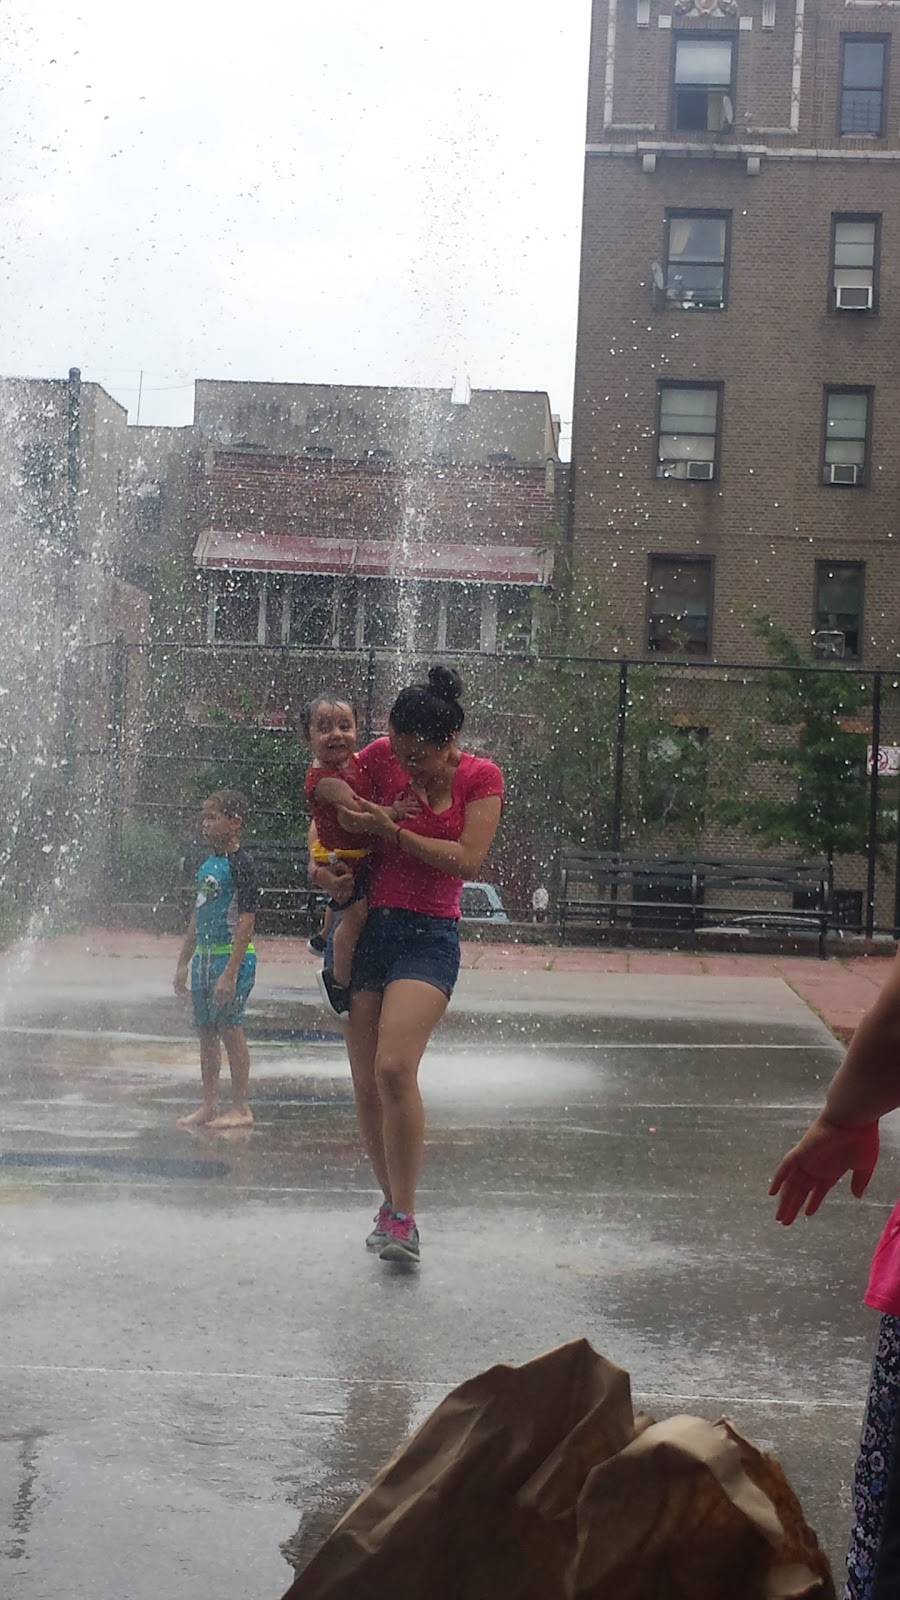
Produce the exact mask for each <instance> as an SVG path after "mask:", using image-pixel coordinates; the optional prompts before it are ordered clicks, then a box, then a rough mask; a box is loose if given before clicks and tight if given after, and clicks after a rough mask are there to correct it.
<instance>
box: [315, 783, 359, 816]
mask: <svg viewBox="0 0 900 1600" xmlns="http://www.w3.org/2000/svg"><path fill="white" fill-rule="evenodd" d="M313 793H314V795H315V798H316V800H317V802H318V804H319V805H324V806H349V807H350V809H351V811H355V810H357V809H358V806H359V798H358V796H357V794H356V792H355V791H354V790H353V789H351V787H350V785H349V783H348V782H347V780H346V778H336V777H334V776H332V775H326V776H325V777H324V778H320V779H319V781H318V783H317V784H316V787H315V789H314V791H313Z"/></svg>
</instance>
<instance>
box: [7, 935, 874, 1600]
mask: <svg viewBox="0 0 900 1600" xmlns="http://www.w3.org/2000/svg"><path fill="white" fill-rule="evenodd" d="M88 948H90V947H89V946H88V945H85V944H84V943H81V944H79V942H78V941H77V940H70V941H62V942H60V943H58V944H57V945H55V946H54V947H52V948H48V947H46V946H45V947H42V948H40V949H39V950H37V951H31V952H24V953H23V954H22V955H21V956H20V957H15V956H13V957H11V958H10V960H9V962H8V964H7V982H6V986H5V993H4V995H3V1004H2V1008H0V1127H2V1141H0V1203H2V1210H0V1224H2V1231H0V1265H2V1272H3V1285H4V1293H3V1296H2V1301H0V1372H2V1377H3V1382H2V1385H0V1592H2V1593H3V1594H4V1596H6V1595H8V1596H9V1597H10V1600H50V1597H51V1596H52V1597H53V1600H57V1597H58V1596H59V1595H60V1594H65V1595H66V1596H67V1600H123V1597H126V1596H127V1600H151V1597H153V1600H157V1597H158V1596H159V1595H160V1594H164V1595H165V1596H166V1600H187V1597H188V1596H190V1597H192V1600H196V1597H201V1596H202V1597H204V1600H205V1597H206V1596H208V1595H209V1596H211V1595H215V1596H217V1600H247V1597H249V1596H251V1595H252V1596H254V1597H258V1600H269V1597H271V1600H276V1597H278V1596H279V1595H281V1594H282V1592H283V1591H284V1589H286V1588H287V1586H288V1584H289V1583H290V1581H291V1578H292V1575H293V1568H292V1563H296V1564H302V1561H303V1560H304V1558H305V1557H307V1556H308V1555H309V1554H310V1553H311V1552H312V1550H313V1549H314V1548H315V1546H316V1544H317V1542H318V1541H319V1539H320V1538H321V1537H322V1536H323V1534H324V1533H325V1532H327V1530H328V1529H329V1528H330V1526H331V1525H332V1524H333V1522H334V1520H335V1519H336V1517H337V1515H338V1514H339V1513H340V1511H341V1510H342V1509H343V1508H344V1507H345V1505H346V1504H347V1503H348V1501H349V1500H350V1499H351V1498H352V1497H353V1496H354V1495H355V1493H356V1492H357V1491H358V1489H359V1488H360V1487H361V1486H362V1485H363V1484H364V1483H365V1482H366V1481H367V1479H368V1478H369V1477H370V1476H371V1475H372V1473H373V1472H374V1471H375V1470H377V1468H378V1467H379V1466H380V1465H381V1464H382V1463H383V1461H384V1460H385V1459H386V1458H387V1456H388V1455H389V1454H390V1452H391V1451H392V1450H393V1449H394V1448H395V1447H396V1446H397V1445H398V1444H399V1443H400V1442H401V1441H402V1440H403V1438H404V1437H405V1436H406V1434H407V1433H408V1432H409V1430H410V1429H411V1428H412V1427H414V1426H415V1425H416V1424H417V1422H418V1421H420V1420H421V1418H422V1417H423V1416H424V1415H425V1414H427V1412H428V1411H429V1410H430V1409H431V1408H432V1407H433V1406H434V1405H435V1404H436V1403H437V1401H438V1400H439V1399H440V1398H441V1396H442V1395H443V1394H445V1393H446V1391H447V1389H448V1388H450V1387H451V1386H452V1385H453V1384H455V1383H457V1382H458V1381H460V1380H462V1379H463V1378H465V1377H468V1376H470V1375H471V1374H472V1373H474V1372H476V1371H478V1370H480V1369H481V1368H483V1367H485V1366H487V1365H489V1364H490V1363H491V1362H493V1361H498V1360H508V1361H521V1360H526V1359H528V1358H529V1357H531V1356H534V1355H536V1354H537V1353H539V1352H540V1351H542V1350H545V1349H547V1348H549V1347H551V1346H553V1345H555V1344H557V1343H560V1342H562V1341H564V1340H568V1339H572V1338H575V1337H579V1336H582V1335H584V1336H586V1337H587V1338H589V1339H590V1340H591V1342H592V1343H593V1344H594V1346H595V1347H596V1348H597V1349H598V1350H600V1351H602V1352H603V1353H604V1354H605V1355H607V1356H609V1357H611V1358H612V1359H613V1360H614V1361H616V1362H618V1363H619V1364H621V1365H622V1366H624V1367H626V1368H628V1370H629V1371H630V1373H631V1375H632V1385H633V1389H634V1392H635V1398H636V1401H637V1402H638V1403H639V1404H641V1405H643V1406H645V1407H646V1408H647V1409H649V1410H651V1411H653V1412H654V1413H655V1414H656V1415H657V1416H664V1415H668V1414H671V1413H672V1412H675V1411H680V1410H689V1411H693V1412H697V1413H700V1414H702V1415H705V1416H709V1417H713V1418H715V1417H718V1416H719V1415H721V1414H723V1413H724V1414H727V1415H729V1416H731V1417H733V1418H734V1420H735V1422H736V1424H737V1426H738V1427H739V1428H741V1429H743V1430H744V1431H745V1432H746V1433H747V1434H748V1435H749V1436H750V1437H751V1438H753V1439H754V1440H755V1441H756V1442H757V1443H759V1444H762V1445H763V1446H765V1447H768V1448H772V1449H773V1450H774V1451H775V1452H776V1454H777V1455H778V1456H779V1457H780V1459H781V1460H782V1462H783V1464H784V1465H785V1467H786V1469H787V1471H788V1473H789V1475H790V1477H791V1479H792V1481H793V1483H794V1486H795V1487H796V1489H797V1491H798V1493H799V1494H800V1496H801V1499H802V1501H803V1503H804V1507H805V1509H806V1511H807V1515H808V1517H809V1519H810V1520H811V1522H812V1523H813V1525H814V1526H815V1527H816V1528H817V1529H818V1531H819V1533H820V1536H821V1538H822V1540H823V1542H824V1543H825V1545H826V1548H827V1549H828V1551H829V1554H830V1555H831V1557H832V1560H833V1561H834V1563H835V1565H836V1566H837V1567H838V1568H839V1567H840V1562H841V1558H842V1553H843V1545H844V1540H845V1537H846V1528H847V1522H848V1516H849V1477H850V1472H851V1470H852V1462H853V1455H854V1451H855V1445H856V1438H857V1435H858V1429H859V1419H860V1412H861V1406H862V1401H863V1397H864V1393H865V1387H866V1382H867V1376H868V1365H869V1359H870V1353H871V1341H872V1336H873V1331H874V1324H875V1319H874V1317H873V1315H872V1313H869V1312H867V1311H865V1310H864V1309H862V1308H861V1307H860V1304H859V1300H860V1294H861V1291H862V1287H863V1284H864V1280H865V1275H866V1267H867V1262H868V1256H869V1254H870V1252H871V1247H872V1244H873V1242H874V1240H875V1238H876V1237H877V1234H878V1232H879V1229H880V1226H881V1222H882V1219H883V1215H884V1212H885V1209H886V1207H887V1206H888V1205H889V1204H891V1203H892V1202H893V1200H894V1198H895V1195H894V1192H893V1183H894V1181H895V1180H894V1179H892V1170H891V1169H892V1167H893V1169H894V1171H896V1169H897V1165H898V1162H897V1155H898V1153H900V1135H898V1132H897V1130H895V1129H894V1128H893V1127H888V1129H887V1131H886V1137H885V1157H884V1159H883V1162H882V1167H881V1171H880V1172H879V1173H878V1174H877V1175H876V1179H875V1181H874V1183H873V1186H872V1190H871V1191H870V1195H869V1197H867V1199H866V1201H865V1202H864V1203H863V1204H862V1205H855V1204H852V1203H851V1202H850V1201H849V1200H847V1199H843V1200H842V1201H840V1202H838V1203H834V1202H832V1203H831V1204H830V1205H829V1206H828V1207H826V1209H825V1211H824V1212H823V1214H822V1215H821V1216H820V1217H819V1218H817V1219H816V1221H815V1222H813V1223H808V1224H803V1225H799V1224H798V1225H796V1226H795V1227H794V1228H793V1229H792V1230H790V1231H786V1230H782V1229H779V1228H777V1227H776V1226H775V1224H774V1223H773V1221H772V1208H771V1203H770V1202H768V1201H767V1200H766V1197H765V1190H766V1184H767V1179H768V1175H769V1173H770V1172H771V1170H772V1168H773V1166H774V1165H775V1163H776V1161H777V1158H778V1156H779V1154H780V1153H781V1151H782V1150H783V1149H784V1148H785V1146H786V1145H787V1143H788V1142H789V1141H790V1140H791V1139H792V1138H793V1137H794V1136H795V1135H796V1134H797V1133H798V1132H799V1131H800V1129H801V1128H802V1127H803V1126H804V1125H805V1123H806V1121H807V1120H808V1117H809V1115H810V1113H811V1111H812V1109H813V1108H814V1107H815V1106H816V1105H817V1104H818V1102H819V1099H820V1097H821V1093H822V1088H823V1085H824V1083H825V1082H826V1081H827V1079H828V1077H829V1076H830V1074H831V1072H832V1071H833V1070H834V1067H835V1065H836V1063H837V1061H838V1060H839V1059H840V1049H839V1047H838V1045H837V1044H836V1043H835V1041H834V1039H833V1037H832V1036H831V1035H830V1033H829V1032H828V1030H827V1029H826V1028H825V1026H824V1025H823V1023H822V1022H821V1021H820V1020H819V1018H818V1017H817V1016H816V1015H815V1014H814V1012H813V1011H812V1010H811V1009H810V1008H809V1007H808V1006H807V1005H806V1004H804V1003H803V1001H802V1000H801V999H800V998H799V997H798V995H797V994H796V993H795V992H794V990H793V989H792V988H791V987H789V985H788V983H787V982H786V981H785V979H784V978H783V977H780V976H773V975H767V976H766V975H757V974H756V973H755V972H754V974H753V975H750V976H740V975H738V974H736V973H735V972H734V971H733V970H732V971H731V973H730V974H729V973H728V972H726V973H723V974H721V975H718V976H716V975H710V974H709V973H708V972H706V973H704V972H702V971H700V972H698V971H696V970H694V969H692V968H687V969H684V968H683V969H680V970H679V969H675V970H674V971H673V970H670V968H669V967H667V964H666V962H662V963H660V968H661V970H658V971H655V972H654V971H644V972H640V971H637V970H632V971H630V972H629V971H618V972H617V971H614V970H612V971H610V970H606V971H604V970H602V968H598V967H597V966H596V965H595V966H594V967H592V968H591V967H589V966H587V965H585V966H584V968H583V969H582V970H578V969H577V964H576V965H573V966H572V967H571V968H570V969H569V970H562V969H560V970H558V971H554V970H553V969H552V967H551V966H548V965H546V964H545V965H544V967H542V968H539V969H538V970H535V969H534V968H533V966H530V965H529V960H528V957H527V956H526V955H525V954H524V953H523V954H522V956H521V959H520V960H519V961H518V964H517V962H516V959H515V952H511V953H510V958H509V960H508V961H505V962H504V961H503V960H498V961H497V963H496V964H495V965H494V966H493V967H483V968H481V967H479V966H478V965H477V964H475V963H474V962H471V961H470V962H469V964H468V970H467V971H466V972H465V973H464V975H463V979H462V981H461V984H460V989H459V991H458V998H457V1000H456V1002H455V1004H454V1008H453V1010H452V1012H451V1013H450V1014H449V1016H448V1021H447V1023H446V1025H445V1026H444V1027H443V1028H442V1029H441V1030H440V1032H439V1034H438V1035H437V1036H436V1038H435V1041H434V1043H433V1045H432V1048H431V1050H430V1052H429V1054H428V1056H427V1057H426V1062H425V1064H424V1067H423V1075H422V1083H423V1091H424V1095H425V1099H426V1106H427V1111H428V1118H429V1124H428V1137H429V1144H428V1152H427V1161H426V1170H425V1178H424V1184H423V1188H422V1191H421V1196H420V1206H419V1211H420V1224H421V1229H422V1251H423V1259H422V1265H421V1268H420V1270H419V1271H418V1272H415V1273H412V1274H411V1273H409V1272H406V1271H404V1270H402V1269H397V1268H391V1267H387V1266H386V1265H385V1264H383V1263H381V1262H379V1261H378V1260H377V1258H375V1259H373V1258H372V1257H370V1256H369V1255H367V1253H366V1251H365V1249H364V1246H363V1240H364V1237H365V1234H366V1231H367V1229H368V1227H369V1226H370V1221H369V1219H370V1216H371V1214H372V1211H373V1210H374V1206H375V1201H376V1196H375V1194H374V1192H373V1190H372V1187H371V1184H370V1181H369V1177H368V1173H367V1170H366V1167H365V1164H364V1163H363V1162H362V1161H361V1159H360V1157H359V1154H358V1148H357V1141H356V1133H355V1125H354V1118H353V1106H352V1096H351V1092H350V1082H349V1073H348V1069H347V1065H346V1060H345V1057H344V1052H343V1047H342V1042H341V1039H340V1035H339V1033H338V1032H337V1030H336V1029H335V1027H334V1025H333V1023H332V1022H331V1021H330V1020H329V1018H328V1016H327V1015H326V1014H324V1013H323V1012H322V1011H321V1009H320V1008H319V1006H318V1004H317V1002H316V998H315V992H314V989H313V984H312V966H311V964H310V963H309V962H307V961H303V962H301V959H300V958H299V957H298V958H296V959H294V960H290V961H289V960H286V959H279V958H278V957H279V952H277V951H276V950H275V949H274V948H273V949H272V950H271V951H270V952H269V955H270V959H269V960H266V959H265V958H264V959H263V960H262V961H261V972H262V981H261V983H260V986H259V988H258V990H257V992H256V994H255V996H254V1000H253V1004H252V1012H251V1014H250V1018H249V1032H250V1034H251V1038H252V1040H253V1046H252V1056H253V1070H254V1098H253V1103H254V1111H255V1116H256V1125H255V1127H254V1129H253V1130H252V1131H249V1132H246V1133H245V1132H243V1131H241V1132H236V1133H231V1134H220V1135H211V1134H208V1133H207V1134H199V1135H189V1134H185V1133H182V1132H179V1131H178V1130H177V1129H176V1128H175V1126H174V1124H175V1119H176V1117H177V1116H178V1115H180V1114H181V1113H182V1112H183V1111H184V1110H186V1109H188V1108H189V1107H191V1106H193V1105H194V1104H195V1103H196V1100H197V1082H198V1067H197V1058H196V1045H195V1042H194V1040H193V1039H192V1038H191V1037H190V1035H189V1032H188V1027H187V1017H186V1012H185V1007H184V1005H183V1004H182V1003H180V1002H178V1001H176V1000H175V998H174V996H172V995H171V993H170V989H169V984H170V979H171V969H172V965H173V961H172V953H171V949H170V948H169V943H167V942H166V941H158V942H157V943H156V944H155V945H154V946H153V947H152V948H150V949H148V950H145V953H144V954H143V955H140V956H139V955H137V954H135V951H134V948H129V946H128V944H127V941H123V942H122V943H121V944H117V942H116V941H115V940H108V942H107V943H105V944H103V943H102V941H101V946H100V948H98V949H96V952H95V953H94V954H88V953H87V950H88ZM116 950H118V952H119V953H118V954H115V953H113V952H115V951H116ZM280 954H281V955H282V956H283V951H282V952H280ZM573 954H577V952H573ZM810 966H811V967H812V968H813V969H815V968H817V967H818V964H817V963H810ZM829 966H830V964H829ZM892 1157H893V1160H892Z"/></svg>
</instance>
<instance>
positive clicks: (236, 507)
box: [193, 382, 560, 655]
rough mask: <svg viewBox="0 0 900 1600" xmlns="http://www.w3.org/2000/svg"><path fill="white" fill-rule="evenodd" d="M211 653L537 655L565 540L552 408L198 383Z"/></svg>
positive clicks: (481, 395)
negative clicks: (540, 607)
mask: <svg viewBox="0 0 900 1600" xmlns="http://www.w3.org/2000/svg"><path fill="white" fill-rule="evenodd" d="M195 426H196V428H197V430H198V431H199V432H200V433H201V435H202V436H203V437H204V439H206V440H209V441H210V447H209V449H208V452H207V465H206V476H205V485H204V487H205V501H204V509H203V518H202V526H201V527H199V529H198V533H199V537H198V539H197V543H196V546H195V549H194V552H193V555H194V561H195V563H196V565H197V567H198V569H199V570H200V572H201V573H203V574H204V575H205V576H206V579H207V585H206V599H207V604H206V616H205V624H204V633H205V637H206V640H207V642H208V643H210V644H213V643H237V644H251V643H252V644H258V645H260V646H266V645H276V646H279V647H281V646H289V645H292V646H295V647H298V648H301V649H313V650H323V649H325V650H339V651H348V652H354V651H361V650H368V649H370V648H374V649H375V650H378V651H382V650H384V651H390V652H394V653H397V652H398V651H416V652H420V653H425V654H427V653H429V652H430V653H432V654H435V653H439V654H441V655H447V654H449V655H453V654H459V653H467V652H472V651H484V652H487V653H495V652H499V653H503V652H504V651H510V650H521V649H522V648H523V646H527V644H528V642H529V640H530V633H531V626H532V623H531V615H530V599H531V592H532V589H533V588H534V587H536V586H544V585H546V584H548V583H549V582H550V579H551V577H552V571H553V545H554V543H555V540H556V536H557V534H556V530H557V529H558V526H559V521H560V515H559V510H558V504H559V492H558V488H557V481H556V479H557V472H558V465H559V458H558V453H557V444H558V424H557V422H556V420H555V419H554V418H553V417H552V416H551V413H550V407H549V402H548V400H547V397H546V395H542V394H510V393H504V392H497V391H478V390H476V391H475V392H474V393H471V394H469V395H467V396H466V397H465V399H464V400H462V401H460V402H454V401H453V399H452V397H451V395H450V393H449V392H441V391H434V390H412V389H378V388H368V389H360V388H349V387H337V386H327V387H316V386H312V385H304V384H252V385H251V384H242V383H210V382H198V384H197V386H196V411H195Z"/></svg>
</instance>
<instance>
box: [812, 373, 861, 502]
mask: <svg viewBox="0 0 900 1600" xmlns="http://www.w3.org/2000/svg"><path fill="white" fill-rule="evenodd" d="M869 410H870V407H869V391H868V390H867V389H828V390H826V393H825V463H824V474H823V476H824V479H825V482H826V483H828V484H833V485H835V486H841V487H843V488H851V489H852V488H859V487H860V486H861V485H862V484H863V483H865V477H866V456H867V453H868V438H869Z"/></svg>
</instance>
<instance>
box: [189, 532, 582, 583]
mask: <svg viewBox="0 0 900 1600" xmlns="http://www.w3.org/2000/svg"><path fill="white" fill-rule="evenodd" d="M194 561H195V562H196V564H197V566H198V567H205V568H212V569H217V570H218V569H221V568H225V569H227V570H229V571H240V572H308V573H324V574H327V575H331V576H334V577H341V576H343V575H344V574H347V575H351V574H355V575H356V576H358V577H361V578H430V579H432V580H438V581H441V580H443V581H444V582H449V581H456V582H458V583H460V582H461V583H522V584H532V585H535V584H540V585H543V584H547V583H549V582H550V580H551V578H552V576H553V552H552V550H538V549H535V548H533V547H531V546H528V545H506V544H441V545H429V544H420V543H414V544H412V543H411V544H409V545H403V544H400V543H399V542H398V543H397V544H392V543H391V542H390V541H389V540H387V539H304V538H300V537H299V536H293V535H291V534H285V533H274V534H273V533H216V532H215V531H214V530H210V531H209V532H207V533H201V535H200V537H199V539H198V540H197V544H196V546H195V549H194Z"/></svg>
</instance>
